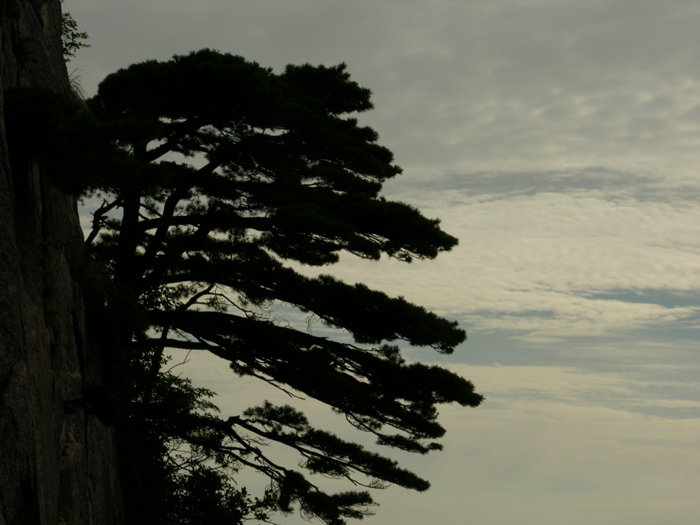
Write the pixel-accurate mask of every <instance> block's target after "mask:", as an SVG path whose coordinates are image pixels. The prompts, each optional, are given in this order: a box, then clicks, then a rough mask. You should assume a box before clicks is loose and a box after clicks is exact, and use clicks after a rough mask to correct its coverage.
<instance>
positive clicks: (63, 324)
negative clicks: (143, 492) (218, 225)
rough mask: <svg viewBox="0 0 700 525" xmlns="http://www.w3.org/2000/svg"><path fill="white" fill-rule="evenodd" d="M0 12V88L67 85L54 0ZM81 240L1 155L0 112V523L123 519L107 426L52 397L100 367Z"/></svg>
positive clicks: (72, 224) (55, 197) (35, 172)
mask: <svg viewBox="0 0 700 525" xmlns="http://www.w3.org/2000/svg"><path fill="white" fill-rule="evenodd" d="M0 10H1V12H0V78H1V81H2V84H3V88H7V87H9V86H17V85H20V86H43V87H48V88H51V89H54V90H56V91H62V90H67V89H68V88H69V83H68V76H67V73H66V68H65V65H64V62H63V59H62V50H61V37H60V28H61V4H60V0H2V1H0ZM0 97H2V90H0ZM3 114H4V100H3V99H2V98H0V116H1V115H3ZM82 241H83V238H82V233H81V231H80V227H79V222H78V215H77V210H76V205H75V201H74V199H73V198H72V197H71V196H69V195H66V194H65V193H63V192H61V191H60V190H59V189H57V188H56V187H55V186H54V185H53V184H52V183H51V182H50V180H48V178H47V174H46V173H43V172H42V171H41V170H40V169H39V167H38V164H37V163H36V162H35V161H33V160H31V159H26V161H16V160H14V159H13V163H12V164H11V163H10V160H9V156H8V146H7V137H6V130H5V124H4V119H2V118H0V525H31V524H63V523H65V524H76V525H82V524H88V523H90V524H100V525H102V524H104V525H112V524H114V525H117V524H120V523H123V519H122V510H121V497H120V489H119V476H118V472H117V460H116V452H115V448H116V447H115V437H114V431H113V428H110V427H106V426H104V425H103V424H102V423H101V422H100V420H99V419H97V418H96V417H94V416H92V415H89V414H86V413H85V412H84V411H83V410H82V409H79V408H74V409H72V410H66V407H65V405H64V403H65V401H69V400H74V399H78V398H80V397H81V392H82V387H83V385H94V384H100V383H101V382H102V381H103V375H104V370H103V368H102V367H103V365H102V362H101V360H100V356H99V352H98V349H97V345H95V344H94V343H92V342H91V341H92V340H93V339H94V338H90V337H88V334H87V329H86V322H85V306H84V298H83V294H84V290H83V289H81V285H80V284H79V283H80V282H81V280H80V278H79V276H80V273H81V264H82V244H83V242H82Z"/></svg>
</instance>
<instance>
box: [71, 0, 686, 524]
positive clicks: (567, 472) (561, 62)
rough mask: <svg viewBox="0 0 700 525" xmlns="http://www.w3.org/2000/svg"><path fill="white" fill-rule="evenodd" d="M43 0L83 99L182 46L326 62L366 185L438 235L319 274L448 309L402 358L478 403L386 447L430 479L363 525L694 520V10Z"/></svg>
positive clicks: (391, 496)
mask: <svg viewBox="0 0 700 525" xmlns="http://www.w3.org/2000/svg"><path fill="white" fill-rule="evenodd" d="M65 6H66V9H67V10H68V11H70V12H71V14H72V15H73V16H74V18H75V19H76V20H77V22H78V24H79V26H80V28H81V29H82V30H85V31H87V32H88V33H89V34H90V40H89V43H90V44H91V45H92V47H91V48H90V49H86V50H82V51H80V52H79V54H78V57H77V58H76V59H75V60H74V61H73V62H71V63H70V64H69V69H71V71H73V70H74V71H75V74H76V75H78V76H79V77H80V80H81V82H82V85H83V88H84V89H85V90H86V92H87V93H88V94H93V93H94V92H95V90H96V86H97V83H98V82H99V81H100V80H101V79H102V78H103V77H104V76H105V75H106V74H108V73H110V72H112V71H114V70H116V69H117V68H119V67H125V66H127V65H129V64H131V63H133V62H137V61H142V60H146V59H151V58H155V59H161V60H166V59H168V58H170V57H171V56H172V55H173V54H183V53H187V52H189V51H191V50H195V49H200V48H203V47H211V48H215V49H218V50H220V51H224V52H230V53H233V54H240V55H242V56H244V57H246V58H247V59H249V60H255V61H257V62H259V63H260V64H261V65H263V66H269V67H273V68H274V69H275V70H278V71H280V70H281V69H282V68H283V67H284V65H285V64H287V63H297V64H298V63H304V62H310V63H312V64H325V65H332V64H337V63H339V62H346V63H347V64H348V68H349V71H350V73H351V74H352V76H353V78H354V79H355V80H356V81H358V82H359V83H360V84H361V85H363V86H366V87H369V88H370V89H372V92H373V100H374V104H375V109H374V110H373V111H372V112H370V113H367V114H365V115H364V116H363V117H362V118H361V122H363V123H364V124H367V125H371V126H373V127H374V128H375V129H376V130H377V131H378V132H379V134H380V136H381V143H382V144H384V145H386V146H387V147H389V148H390V149H391V150H392V151H394V153H395V155H396V159H397V162H398V164H399V165H401V166H402V167H403V168H404V172H405V173H404V175H403V176H402V177H400V178H399V179H397V180H396V181H392V182H391V183H390V184H388V185H387V186H386V190H385V194H386V195H387V196H388V197H390V198H393V199H398V200H403V201H406V202H410V203H412V204H415V205H416V206H418V207H419V208H421V210H423V212H424V214H426V215H429V216H432V217H440V218H441V219H442V220H443V226H444V229H446V230H447V231H448V232H450V233H451V234H453V235H455V236H457V237H459V239H460V245H459V246H458V247H457V248H456V249H455V250H453V252H451V253H449V254H445V255H444V256H441V257H439V258H438V260H436V261H434V262H430V263H414V264H412V265H403V264H400V263H395V262H391V261H383V262H381V263H367V262H361V261H354V260H351V259H350V258H347V259H344V260H343V261H342V263H341V265H340V266H339V267H338V268H337V271H336V274H337V275H339V276H341V277H343V278H344V279H346V280H348V281H362V282H365V283H367V284H368V285H370V286H372V287H376V288H379V289H383V290H385V291H387V292H390V293H392V294H396V295H398V294H401V295H404V296H406V297H407V298H408V299H410V300H412V301H414V302H417V303H420V304H423V305H426V306H427V307H429V308H431V309H434V310H435V311H437V312H439V313H440V314H442V315H445V316H447V317H449V318H451V319H456V320H458V321H460V323H461V324H462V326H463V327H464V328H466V330H467V331H468V333H469V340H468V342H467V343H466V344H465V345H463V346H462V347H460V349H459V350H458V352H457V353H456V355H455V356H453V357H452V358H450V359H444V358H442V359H438V357H437V356H435V355H433V354H431V353H429V352H428V351H421V352H417V351H409V354H408V355H409V356H410V357H411V358H413V359H421V360H423V361H434V362H442V363H443V364H445V366H448V367H450V368H451V369H452V370H455V371H457V372H459V373H461V374H463V375H464V376H465V377H467V378H469V379H470V380H472V381H473V382H474V383H475V385H476V387H477V391H479V392H480V393H482V394H484V395H485V396H486V398H487V399H486V402H485V404H484V405H483V406H482V407H480V408H478V409H475V410H471V409H470V410H464V409H457V408H455V407H444V408H443V409H442V410H441V413H442V416H443V421H444V422H445V424H446V426H447V428H448V436H447V438H446V441H445V444H446V447H445V451H444V452H442V453H436V454H434V455H431V456H428V457H426V458H417V459H409V460H407V461H408V463H407V464H408V465H410V466H411V467H413V468H415V469H416V470H417V471H418V473H419V474H421V475H424V476H427V477H428V478H429V479H430V480H431V482H432V483H433V487H432V489H431V490H430V491H429V492H427V493H426V494H421V495H417V494H414V493H410V492H407V491H405V490H402V489H393V488H392V489H389V490H387V491H385V492H383V493H377V494H376V498H377V499H378V501H379V502H380V503H381V508H380V509H379V512H378V515H377V516H376V517H374V518H370V519H369V520H367V523H370V524H371V523H377V524H378V523H381V524H383V525H399V524H401V525H404V524H406V525H414V524H415V525H418V524H425V523H441V524H444V525H452V524H454V525H458V524H459V525H461V524H463V523H474V524H483V525H487V524H493V525H529V524H531V525H561V524H567V525H577V524H581V525H584V524H586V525H588V524H591V523H602V524H606V525H627V524H629V525H632V524H634V525H658V524H664V525H689V524H691V523H697V520H698V516H700V498H699V497H698V495H699V494H700V174H699V173H698V169H700V31H699V30H698V28H700V3H698V2H674V1H663V2H661V1H657V2H644V1H639V0H637V1H613V2H605V1H587V2H570V1H559V2H549V1H542V0H541V1H533V2H525V1H521V2H509V1H492V2H486V1H483V2H476V1H474V2H467V1H462V2H457V1H453V2H449V1H410V0H375V1H369V0H365V1H351V0H344V1H329V0H326V1H321V0H318V1H305V2H304V1H294V0H286V1H270V0H255V1H233V0H229V1H218V2H213V1H201V0H200V1H197V2H194V1H187V2H185V1H183V2H178V1H174V0H168V1H155V0H139V1H138V2H132V1H124V0H122V1H119V2H115V1H113V0H101V1H99V0H67V1H66V4H65ZM187 366H188V370H189V373H190V374H192V375H193V376H194V377H196V378H197V379H198V381H203V382H204V383H203V384H206V385H208V386H214V388H215V389H217V390H218V391H220V393H221V395H220V396H219V398H218V399H217V400H218V403H219V404H220V406H221V407H222V408H223V409H224V412H226V408H227V407H228V408H229V409H230V410H233V409H234V408H235V407H237V406H239V405H241V403H242V404H243V405H245V404H252V403H257V402H258V401H259V400H258V399H255V397H256V396H259V395H260V394H259V390H257V387H256V386H255V385H254V384H247V383H246V384H241V383H236V380H235V379H234V377H233V376H232V374H231V372H230V371H229V370H228V369H227V368H226V366H225V365H223V366H222V365H221V364H217V363H216V362H212V361H210V360H209V361H205V360H202V359H199V358H196V359H194V360H193V361H192V362H191V363H190V364H189V365H187ZM248 401H250V403H248ZM314 410H315V409H314ZM318 413H319V414H322V411H321V410H320V409H319V412H318ZM318 417H319V418H320V419H321V420H323V421H325V419H324V417H325V416H321V415H319V416H318ZM328 424H329V425H335V422H333V421H329V423H328ZM399 457H400V458H403V456H399ZM341 488H346V487H342V486H338V487H337V489H338V490H340V489H341ZM287 523H292V524H298V523H302V522H301V521H300V520H299V518H295V517H292V518H290V519H289V520H288V521H287Z"/></svg>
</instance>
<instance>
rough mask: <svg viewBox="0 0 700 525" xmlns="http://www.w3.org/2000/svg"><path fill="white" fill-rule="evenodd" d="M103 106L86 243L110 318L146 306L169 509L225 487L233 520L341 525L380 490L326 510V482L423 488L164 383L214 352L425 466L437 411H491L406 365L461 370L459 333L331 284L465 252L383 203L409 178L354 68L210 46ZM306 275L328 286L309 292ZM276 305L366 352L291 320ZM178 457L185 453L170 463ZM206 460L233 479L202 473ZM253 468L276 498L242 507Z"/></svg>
mask: <svg viewBox="0 0 700 525" xmlns="http://www.w3.org/2000/svg"><path fill="white" fill-rule="evenodd" d="M88 105H89V107H90V109H91V110H92V111H93V112H94V114H95V116H96V117H97V119H98V120H99V121H100V126H101V130H102V131H101V133H104V134H105V136H106V137H107V138H108V139H109V140H110V141H111V142H112V144H114V145H115V147H116V150H117V153H116V154H115V159H114V162H113V163H112V165H113V166H118V167H119V168H118V169H116V168H112V169H110V170H108V176H105V177H99V176H96V177H95V178H94V180H93V181H92V183H91V190H92V191H93V192H94V193H95V194H98V195H100V196H101V197H103V199H104V200H103V204H102V206H101V207H100V208H99V209H97V210H96V211H95V213H94V220H93V230H92V232H91V234H90V235H89V236H88V239H87V243H88V245H89V247H90V251H91V254H92V256H93V257H94V258H95V259H96V260H98V261H101V262H102V263H103V264H104V265H105V267H106V268H108V269H109V271H110V273H111V275H112V277H113V287H114V290H115V292H114V295H113V296H112V297H117V298H121V299H107V302H108V303H109V302H110V301H112V302H113V303H114V304H113V305H112V306H113V307H114V308H113V309H112V310H111V311H116V310H120V311H125V310H124V308H122V307H119V308H116V306H115V305H117V304H120V305H122V306H123V304H125V301H127V302H128V300H129V298H131V300H133V301H134V304H135V305H136V306H135V307H134V308H135V310H134V311H135V312H137V313H135V314H134V316H135V318H138V319H140V321H139V322H132V323H131V325H129V324H128V323H127V324H124V326H131V328H130V331H131V332H130V333H129V334H128V336H125V337H124V338H123V345H124V346H125V347H127V348H128V351H126V350H125V351H126V353H127V355H128V359H127V361H128V362H129V370H130V372H129V374H130V376H129V377H130V386H129V393H128V397H129V403H130V406H131V407H132V408H131V411H132V415H131V421H132V422H131V423H129V424H132V425H137V426H138V428H139V429H140V430H141V431H143V432H145V434H146V435H149V436H153V439H152V440H151V442H152V443H155V445H153V447H152V448H153V450H156V449H158V447H161V448H160V449H158V450H160V452H159V453H158V454H155V455H156V456H158V457H161V458H166V459H163V462H164V463H163V465H166V464H170V463H168V461H175V460H173V459H172V458H173V457H180V458H181V459H180V460H177V461H175V463H176V464H177V466H176V467H173V468H172V469H171V470H168V471H167V472H168V476H169V478H168V479H171V480H174V481H173V482H172V484H171V485H172V486H174V487H175V489H173V490H171V491H170V496H168V497H169V498H170V499H171V500H172V498H173V497H175V496H173V494H175V495H176V496H177V495H178V494H184V493H186V492H187V491H188V490H190V489H188V488H187V487H190V486H192V487H193V486H197V487H200V488H201V487H205V486H210V487H212V489H211V491H210V493H209V495H200V497H201V498H203V499H202V501H204V500H205V499H206V498H208V497H211V495H212V494H218V495H219V496H218V500H217V501H224V502H225V501H229V503H230V504H231V505H234V503H232V502H235V501H239V502H240V501H247V502H248V503H247V507H246V508H248V509H253V512H259V513H261V514H260V516H262V517H264V515H265V512H266V511H267V510H269V509H271V508H278V509H280V510H282V511H291V510H292V509H293V508H294V507H295V506H296V507H298V508H299V509H300V510H301V512H302V513H303V514H304V515H305V516H313V517H317V518H319V519H321V520H322V521H324V522H325V523H328V524H340V523H345V519H346V518H361V517H362V516H364V515H366V514H368V513H370V512H371V508H372V506H373V501H372V499H371V496H370V495H369V492H368V491H367V490H365V489H362V490H357V491H346V492H340V493H337V494H328V493H326V492H325V491H324V490H323V489H322V488H320V487H318V486H317V485H316V484H314V483H313V475H314V474H322V475H325V476H327V477H331V478H345V479H347V480H350V481H351V482H352V483H353V484H354V485H355V486H357V487H360V488H362V487H366V488H378V487H383V486H385V485H386V484H397V485H400V486H403V487H406V488H408V489H414V490H418V491H424V490H426V489H427V488H428V487H429V484H428V482H427V481H425V480H424V479H422V478H420V477H419V476H417V475H416V474H414V473H412V472H409V471H408V470H406V469H404V468H402V467H400V466H399V465H398V464H397V463H396V462H395V461H394V460H392V459H389V458H388V457H385V456H383V455H381V454H378V453H376V452H373V451H370V450H367V449H366V448H364V447H362V446H360V445H359V444H356V443H353V442H350V441H347V440H344V439H342V438H341V437H339V436H336V435H334V434H332V433H330V432H328V431H325V430H322V429H318V428H314V427H313V426H312V425H311V424H310V423H309V421H308V420H307V418H306V417H305V416H304V414H303V413H302V412H300V411H299V410H298V409H297V408H295V407H292V406H287V405H285V406H275V405H272V404H270V403H268V402H263V403H262V404H260V405H259V406H256V407H252V408H250V409H248V410H247V411H245V412H244V413H241V414H238V415H232V416H230V417H221V416H220V415H218V414H217V413H216V411H215V410H214V408H215V407H214V406H213V405H212V404H211V403H209V402H208V401H207V399H208V396H209V395H210V394H211V393H210V392H207V391H197V390H196V389H193V387H192V386H191V385H190V384H189V383H187V382H183V381H184V380H182V379H180V378H174V377H173V376H172V374H170V373H169V372H166V371H165V369H164V363H165V357H164V356H165V355H166V349H167V348H179V349H187V350H191V351H206V352H210V353H212V354H214V355H216V356H218V357H221V358H223V359H225V360H226V361H228V362H229V363H230V367H231V369H232V370H233V372H235V374H238V375H240V376H250V377H255V378H259V379H260V380H262V381H265V382H267V383H269V384H272V385H275V386H277V387H278V388H280V389H283V390H284V391H287V392H289V393H290V394H292V395H294V396H297V397H304V398H313V399H316V400H318V401H320V402H322V403H324V404H326V405H328V406H329V407H331V408H332V409H333V410H334V411H335V412H337V413H338V414H342V415H343V416H345V418H346V419H347V421H348V422H349V423H350V424H351V425H353V426H354V427H356V428H358V429H361V430H363V431H366V432H369V433H371V434H374V436H375V437H376V441H377V443H379V444H380V445H384V446H388V447H394V448H397V449H401V450H405V451H409V452H416V453H420V454H424V453H427V452H429V451H432V450H438V449H440V448H441V446H440V444H439V443H438V441H437V440H438V439H439V438H441V437H442V436H443V434H444V428H443V427H442V426H441V425H440V423H439V422H438V420H437V416H438V412H437V409H436V406H437V405H439V404H442V403H458V404H460V405H462V406H470V407H475V406H477V405H478V404H479V403H480V402H481V400H482V397H481V396H480V395H479V394H477V393H475V392H474V388H473V386H472V384H471V383H470V382H469V381H467V380H465V379H463V378H461V377H459V376H457V375H455V374H453V373H451V372H449V371H447V370H446V369H443V368H440V367H437V366H428V365H424V364H420V363H409V362H407V361H406V360H404V358H403V357H402V356H401V350H400V347H401V346H402V345H413V346H418V347H430V348H433V349H434V350H436V351H438V352H441V353H446V354H449V353H451V352H452V351H453V350H454V349H455V347H456V346H458V345H459V344H461V343H462V342H463V341H464V340H465V338H466V334H465V332H464V331H463V330H462V329H461V328H459V327H458V326H457V324H456V323H454V322H451V321H448V320H446V319H443V318H440V317H439V316H437V315H435V314H433V313H431V312H429V311H427V310H425V309H424V308H423V307H421V306H418V305H414V304H411V303H410V302H408V301H406V300H405V299H403V298H401V297H398V298H395V297H389V296H388V295H386V294H385V293H383V292H380V291H375V290H371V289H370V288H368V287H367V286H365V285H363V284H348V283H345V282H343V281H341V280H339V279H337V278H334V277H332V276H331V275H328V274H326V270H325V267H327V266H328V265H332V264H333V263H336V262H338V260H339V256H340V254H341V253H349V254H353V255H355V256H357V257H361V258H364V259H369V260H379V259H380V258H381V257H382V256H385V257H386V256H388V257H392V258H395V259H397V260H400V261H405V262H410V261H412V260H414V259H432V258H434V257H436V256H437V255H438V254H439V253H440V252H443V251H447V250H450V249H451V248H452V247H454V246H455V245H456V244H457V240H456V239H455V238H454V237H452V236H450V235H448V234H447V233H445V232H444V231H442V230H441V229H440V225H439V221H438V220H435V219H428V218H426V217H424V216H423V215H421V214H420V212H419V211H418V210H417V209H415V208H414V207H412V206H409V205H407V204H404V203H401V202H396V201H389V200H387V199H385V198H384V197H382V196H380V190H381V188H382V184H383V183H384V182H385V181H387V180H389V179H391V178H393V177H395V176H396V175H398V174H399V173H400V172H401V170H400V168H399V167H398V166H396V165H395V164H394V161H393V155H392V153H391V152H390V151H389V150H388V149H386V148H385V147H383V146H381V145H380V144H379V143H378V136H377V133H376V132H375V131H374V130H373V129H371V128H369V127H364V126H361V125H360V124H359V123H358V120H357V119H356V114H357V113H360V112H363V111H367V110H369V109H371V108H372V104H371V101H370V91H369V90H368V89H366V88H362V87H360V86H359V85H357V83H355V82H354V81H352V80H351V79H350V76H349V74H348V72H347V70H346V66H345V65H344V64H341V65H338V66H334V67H325V66H311V65H308V64H307V65H302V66H288V67H287V68H286V69H285V70H284V71H283V72H282V73H280V74H277V73H274V72H273V71H272V70H270V69H266V68H263V67H261V66H259V65H258V64H256V63H254V62H248V61H246V60H245V59H243V58H241V57H238V56H233V55H229V54H222V53H219V52H216V51H212V50H207V49H205V50H202V51H198V52H193V53H191V54H189V55H184V56H175V57H174V58H173V59H172V60H169V61H166V62H158V61H148V62H143V63H139V64H135V65H132V66H130V67H128V68H126V69H122V70H119V71H117V72H116V73H114V74H112V75H110V76H108V77H107V78H106V79H105V80H104V81H103V82H102V84H101V85H100V87H99V92H98V94H97V95H96V96H95V97H94V98H92V99H91V100H89V101H88ZM115 171H116V172H117V173H116V174H115ZM299 265H303V266H306V267H309V268H314V267H316V268H319V272H318V274H317V275H316V276H312V277H309V276H308V275H302V274H301V273H300V272H299V267H300V266H299ZM322 267H323V268H324V269H323V270H321V268H322ZM305 273H307V272H305ZM120 301H121V302H120ZM108 307H109V305H108ZM275 308H282V309H288V310H289V311H297V312H301V313H303V314H304V315H306V316H308V317H309V318H314V319H318V320H321V321H322V322H323V323H324V324H325V325H326V326H327V327H329V329H334V330H340V331H344V332H345V333H347V334H349V336H351V338H350V337H348V338H331V337H329V336H328V334H326V336H324V335H322V334H318V333H314V332H313V331H308V330H306V329H304V328H305V327H304V328H302V327H295V326H294V325H293V324H284V323H280V322H279V320H278V319H277V318H276V315H275V314H274V309H275ZM351 339H352V340H351ZM233 378H234V376H233V374H232V379H233ZM263 441H264V442H273V443H278V444H281V445H284V446H286V447H289V448H290V449H292V450H295V451H296V452H297V453H298V454H299V455H300V456H301V457H302V458H303V462H302V463H301V465H300V466H298V467H294V468H290V467H288V466H283V465H279V464H277V463H275V462H274V461H273V460H272V459H271V458H270V457H268V455H267V453H266V449H265V447H262V446H260V443H261V442H263ZM182 447H184V449H186V450H188V451H189V452H188V454H190V456H187V455H186V454H185V456H178V455H177V453H175V452H174V451H176V450H182V449H183V448H182ZM192 455H194V456H192ZM185 457H189V458H190V459H182V458H185ZM192 457H194V458H195V459H196V458H199V459H200V461H195V462H194V464H192V463H191V462H190V461H191V458H192ZM167 458H170V459H167ZM178 461H179V462H178ZM207 461H210V462H211V461H214V463H215V464H216V465H218V467H217V468H218V470H216V469H215V470H214V471H209V470H206V469H205V470H202V468H203V465H204V464H205V463H206V462H207ZM219 467H220V468H219ZM243 467H249V468H252V469H255V470H257V471H260V472H262V473H263V474H265V475H266V476H268V478H269V480H270V488H269V491H268V494H267V495H266V499H265V500H264V501H262V502H261V501H258V502H251V500H249V499H248V500H246V498H247V495H246V494H245V493H243V494H241V493H238V492H231V491H230V490H229V489H230V485H227V483H229V484H230V481H231V477H230V476H231V475H232V473H235V471H236V470H237V469H239V468H243ZM164 468H165V467H164ZM227 469H228V470H227ZM166 470H167V469H166ZM183 475H184V476H185V477H182V476H183ZM178 476H179V477H178ZM197 480H199V481H198V482H197V483H195V481H197ZM188 484H189V485H188ZM227 487H228V488H227ZM198 490H199V489H198ZM164 498H165V499H167V498H166V497H165V496H164ZM236 498H238V499H236ZM215 499H216V498H215ZM177 505H179V507H181V508H189V507H187V505H189V503H187V502H183V501H178V502H177ZM256 505H257V506H256ZM223 506H224V507H226V505H225V504H224V505H223ZM188 512H189V511H188ZM192 512H194V511H192ZM192 512H190V513H189V514H188V515H193V514H192ZM182 523H194V521H182Z"/></svg>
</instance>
